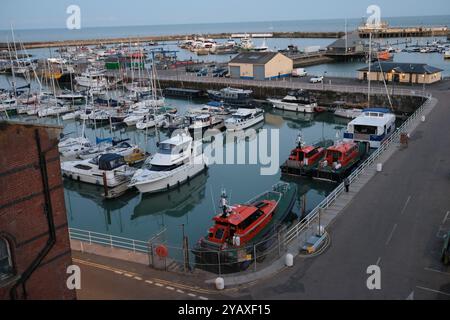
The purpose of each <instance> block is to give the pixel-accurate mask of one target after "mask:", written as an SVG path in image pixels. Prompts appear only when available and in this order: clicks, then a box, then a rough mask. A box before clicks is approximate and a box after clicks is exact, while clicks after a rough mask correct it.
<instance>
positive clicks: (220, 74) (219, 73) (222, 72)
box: [213, 68, 228, 78]
mask: <svg viewBox="0 0 450 320" xmlns="http://www.w3.org/2000/svg"><path fill="white" fill-rule="evenodd" d="M227 73H228V70H227V69H225V68H220V69H218V70H215V71H213V77H219V78H222V77H224V76H225V75H226V74H227Z"/></svg>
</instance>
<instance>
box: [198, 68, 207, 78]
mask: <svg viewBox="0 0 450 320" xmlns="http://www.w3.org/2000/svg"><path fill="white" fill-rule="evenodd" d="M207 75H208V69H207V68H202V69H200V71H199V72H197V77H204V76H207Z"/></svg>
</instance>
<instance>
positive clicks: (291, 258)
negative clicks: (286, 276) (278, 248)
mask: <svg viewBox="0 0 450 320" xmlns="http://www.w3.org/2000/svg"><path fill="white" fill-rule="evenodd" d="M285 264H286V266H288V267H292V266H293V265H294V256H293V255H292V254H290V253H287V254H286V259H285Z"/></svg>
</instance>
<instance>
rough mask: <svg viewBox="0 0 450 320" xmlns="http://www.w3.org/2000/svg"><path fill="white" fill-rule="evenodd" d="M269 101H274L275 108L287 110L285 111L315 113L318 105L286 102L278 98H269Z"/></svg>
mask: <svg viewBox="0 0 450 320" xmlns="http://www.w3.org/2000/svg"><path fill="white" fill-rule="evenodd" d="M268 101H269V102H271V103H272V105H273V107H274V108H276V109H281V110H285V111H295V112H304V113H314V108H315V107H317V104H316V103H311V104H298V103H293V102H292V103H291V102H285V101H282V100H276V99H268Z"/></svg>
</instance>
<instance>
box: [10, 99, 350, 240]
mask: <svg viewBox="0 0 450 320" xmlns="http://www.w3.org/2000/svg"><path fill="white" fill-rule="evenodd" d="M167 101H168V104H170V105H172V106H175V107H176V108H177V109H178V112H179V113H183V112H184V111H185V110H186V109H187V108H190V107H192V106H194V105H196V104H199V103H192V102H188V101H187V100H178V99H167ZM18 120H23V121H33V122H43V123H52V124H58V119H57V118H41V119H36V118H30V117H27V118H25V117H23V118H22V119H20V118H18ZM61 121H62V120H61ZM59 123H61V122H59ZM346 123H347V120H343V119H339V118H335V117H334V116H332V115H331V114H326V113H325V114H317V115H303V114H296V113H292V112H281V111H278V110H268V112H267V113H266V119H265V123H264V125H263V126H262V127H261V128H257V132H258V134H257V136H256V137H255V138H256V139H258V138H259V134H261V129H268V130H271V129H277V130H279V136H280V139H279V161H280V162H283V161H284V160H285V159H286V158H287V157H288V155H289V153H290V150H291V149H292V148H293V147H294V145H295V139H296V137H297V135H298V133H299V131H300V130H301V132H302V134H303V137H304V138H305V140H306V141H307V142H316V141H318V140H320V139H322V137H323V138H324V139H333V140H335V139H336V137H337V136H340V137H342V134H343V130H344V128H345V125H346ZM81 128H82V125H81V123H80V122H77V121H74V120H68V121H65V122H64V133H77V132H78V133H79V132H81ZM86 136H87V137H88V138H89V139H90V140H91V141H95V137H109V136H111V133H110V127H109V126H108V125H105V126H98V127H97V129H96V130H94V128H93V127H92V126H88V127H87V129H86ZM112 136H117V137H120V138H123V139H125V138H129V139H130V140H131V142H134V143H138V144H139V145H140V146H141V147H142V148H145V149H146V150H147V151H148V152H150V153H154V152H155V151H156V141H157V140H158V137H157V134H156V132H155V131H154V130H153V131H148V135H146V134H145V131H139V130H136V129H135V128H134V129H129V128H127V129H123V130H119V131H114V132H113V134H112ZM166 137H167V134H166V133H165V132H160V139H161V140H163V139H164V138H166ZM239 143H244V144H245V145H246V146H247V147H246V152H247V153H248V144H249V143H250V142H249V141H240V142H239ZM226 147H227V146H225V148H226ZM247 157H248V154H247ZM280 164H281V163H280ZM260 167H261V166H260V165H232V164H223V165H220V164H216V165H211V166H210V167H209V169H208V170H207V171H206V172H205V173H202V174H200V175H199V176H197V177H195V178H194V179H192V180H191V181H190V183H189V184H185V185H182V186H181V187H180V188H179V189H174V190H172V191H170V192H164V193H160V194H156V195H145V194H144V195H141V194H139V193H138V192H136V191H131V192H129V193H128V194H125V195H124V196H122V197H120V198H117V199H112V200H104V199H103V197H102V193H103V188H102V187H97V186H94V185H88V184H84V183H80V182H76V181H71V180H67V181H65V182H64V189H65V191H64V192H65V201H66V208H67V215H68V222H69V227H71V228H79V229H83V230H89V231H95V232H100V233H108V234H112V235H116V236H121V237H126V238H132V239H138V240H143V241H145V240H148V239H149V238H151V237H152V236H153V235H155V234H156V233H157V232H158V231H160V230H162V229H163V228H166V230H167V231H166V239H167V240H168V242H169V243H171V244H173V245H180V244H181V239H182V238H181V228H182V225H183V224H184V230H185V234H186V235H187V236H188V238H189V241H190V242H191V244H194V243H195V242H196V241H197V240H198V239H199V238H200V237H201V236H203V235H204V234H205V233H206V232H207V230H208V228H209V227H210V226H211V223H212V220H211V219H212V217H213V216H214V215H215V214H216V213H217V212H218V203H219V196H220V192H221V189H222V188H226V190H227V192H228V193H229V195H230V198H231V199H230V202H231V203H242V202H245V201H247V200H249V199H250V198H252V197H253V196H256V195H258V194H260V193H262V192H264V191H266V190H268V189H270V188H271V186H272V185H273V184H275V183H277V182H278V181H279V180H280V176H281V174H280V172H279V170H278V172H277V173H276V174H275V175H268V176H264V175H260ZM334 187H335V185H334V184H332V183H326V182H316V181H310V180H299V181H298V189H299V194H298V201H297V204H296V206H295V207H294V213H296V214H299V215H300V210H301V209H300V207H301V203H300V201H302V199H306V212H308V211H309V210H311V209H312V208H314V207H315V206H316V205H317V204H318V203H319V202H320V201H321V200H322V199H323V198H324V197H326V195H327V194H328V193H329V192H331V191H332V190H333V188H334ZM303 195H305V197H303V198H302V196H303Z"/></svg>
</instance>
